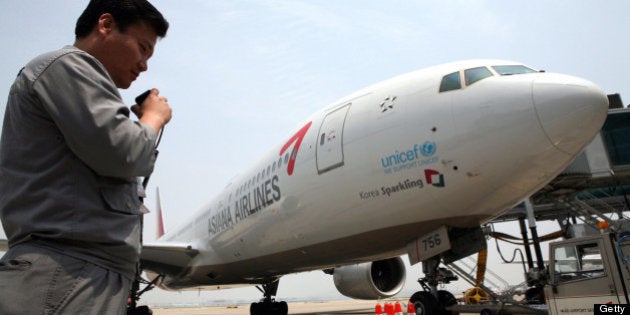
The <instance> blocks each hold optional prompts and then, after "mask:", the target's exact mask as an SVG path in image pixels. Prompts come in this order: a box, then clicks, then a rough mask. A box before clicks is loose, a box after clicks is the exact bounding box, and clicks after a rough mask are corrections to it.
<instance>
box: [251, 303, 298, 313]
mask: <svg viewBox="0 0 630 315" xmlns="http://www.w3.org/2000/svg"><path fill="white" fill-rule="evenodd" d="M288 313H289V306H288V305H287V302H284V301H282V302H258V303H252V304H251V306H250V308H249V314H250V315H287V314H288Z"/></svg>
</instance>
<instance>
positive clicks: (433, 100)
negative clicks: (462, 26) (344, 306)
mask: <svg viewBox="0 0 630 315" xmlns="http://www.w3.org/2000/svg"><path fill="white" fill-rule="evenodd" d="M607 109H608V100H607V97H606V94H605V93H604V92H603V91H602V90H601V89H600V88H599V87H597V86H596V85H595V84H593V83H592V82H590V81H587V80H584V79H581V78H578V77H574V76H569V75H564V74H557V73H548V72H544V71H538V70H535V69H534V68H531V67H529V66H526V65H524V64H522V63H519V62H514V61H503V60H467V61H460V62H454V63H448V64H444V65H439V66H434V67H430V68H426V69H422V70H418V71H415V72H411V73H408V74H404V75H401V76H397V77H395V78H392V79H389V80H386V81H383V82H380V83H377V84H374V85H372V86H369V87H367V88H364V89H362V90H359V91H357V92H355V93H353V94H351V95H349V96H347V97H344V98H342V99H340V100H338V101H336V102H334V103H332V104H331V105H329V106H327V107H325V108H324V109H322V110H321V111H319V112H317V113H315V114H313V115H312V116H310V117H309V118H308V119H306V120H305V121H303V122H302V123H301V124H299V126H298V127H297V128H296V129H295V130H294V131H293V132H292V133H291V134H290V135H289V136H287V137H286V139H285V140H284V141H282V142H281V143H279V144H278V145H276V146H275V147H273V148H272V149H271V150H270V151H269V152H268V153H267V154H265V155H264V156H263V157H262V158H261V159H260V160H259V161H258V162H257V163H255V164H254V165H253V166H252V167H250V168H248V169H246V170H245V171H244V172H243V173H242V174H241V175H238V176H237V177H235V178H234V179H233V180H231V181H230V182H229V183H228V184H227V186H226V187H225V189H224V190H223V191H222V192H221V193H219V194H218V195H217V196H216V197H215V198H214V199H213V200H212V201H211V202H210V203H209V204H208V206H206V207H204V208H202V209H200V210H199V211H198V212H197V213H196V214H194V215H193V216H192V217H191V218H190V219H189V220H187V221H185V222H184V223H182V224H181V225H179V226H178V227H177V228H176V229H174V230H172V231H168V233H166V234H164V235H163V236H162V237H160V238H159V239H158V240H157V241H155V242H151V243H145V244H143V248H142V254H141V265H142V268H143V269H144V270H145V271H146V272H147V274H148V276H149V279H151V283H150V284H149V285H157V286H159V287H161V288H163V289H167V290H186V289H195V290H197V289H199V288H202V289H224V288H230V287H236V286H243V285H250V286H251V285H255V286H259V289H260V290H261V291H262V293H263V299H262V300H261V301H260V302H256V303H252V304H251V308H250V313H251V314H253V315H266V314H274V315H276V314H281V315H286V314H287V313H288V307H287V304H286V303H285V302H277V301H275V299H274V297H275V296H276V293H277V289H278V283H279V279H280V278H281V277H282V276H283V275H286V274H292V273H298V272H304V271H312V270H324V271H325V272H327V273H329V274H332V275H333V280H334V283H335V286H336V288H337V289H338V290H339V292H340V293H341V294H343V295H345V296H348V297H351V298H358V299H377V298H385V297H391V296H394V295H395V294H397V293H398V292H400V290H401V289H402V287H403V284H404V281H405V277H406V273H405V267H404V264H403V262H402V259H401V258H400V256H401V255H404V254H407V255H408V256H409V259H410V261H411V263H412V264H415V263H418V262H422V263H423V268H422V270H423V273H425V278H424V279H426V281H423V282H421V284H422V287H423V290H422V291H419V292H417V293H416V294H414V295H413V296H412V298H411V300H412V302H414V303H416V305H418V306H420V307H422V309H423V310H424V311H425V313H428V314H434V313H440V314H441V313H444V307H445V306H448V305H450V304H452V303H454V302H453V301H454V296H453V295H452V294H451V293H448V292H446V291H443V290H438V289H437V285H438V280H439V279H442V278H443V277H444V274H443V272H442V268H439V267H438V266H439V264H440V262H441V261H443V262H447V261H454V260H458V259H460V258H463V257H466V256H468V255H470V254H472V253H476V252H477V251H479V249H480V248H483V247H485V239H484V237H483V235H481V236H480V233H481V232H480V225H482V224H483V223H484V222H488V221H489V220H491V219H493V218H495V217H497V216H499V215H501V214H502V213H504V212H505V211H507V210H509V209H510V208H512V207H513V206H515V205H517V204H519V203H521V202H522V201H523V200H524V199H526V198H527V197H528V196H530V195H532V194H533V193H534V192H536V191H537V190H539V189H540V188H542V187H543V186H544V185H545V184H546V183H547V182H549V181H550V180H552V179H553V178H554V177H555V176H556V175H557V174H558V173H560V172H561V171H562V170H563V169H564V168H565V167H566V166H567V165H568V164H569V163H570V162H572V161H573V159H574V158H575V157H576V156H577V155H578V154H579V153H580V152H581V151H582V149H583V148H584V147H585V146H586V145H587V144H588V143H590V141H591V140H592V139H593V138H594V137H595V135H596V134H597V132H598V131H599V130H600V128H601V126H602V124H603V122H604V120H605V118H606V115H607ZM442 280H443V279H442ZM261 287H262V288H261ZM138 298H139V296H135V297H134V299H136V300H137V299H138Z"/></svg>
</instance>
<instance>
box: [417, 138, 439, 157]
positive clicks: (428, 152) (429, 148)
mask: <svg viewBox="0 0 630 315" xmlns="http://www.w3.org/2000/svg"><path fill="white" fill-rule="evenodd" d="M436 150H437V145H436V144H435V142H432V141H427V142H425V143H423V144H422V147H421V148H420V152H421V153H422V155H424V156H432V155H433V154H435V151H436Z"/></svg>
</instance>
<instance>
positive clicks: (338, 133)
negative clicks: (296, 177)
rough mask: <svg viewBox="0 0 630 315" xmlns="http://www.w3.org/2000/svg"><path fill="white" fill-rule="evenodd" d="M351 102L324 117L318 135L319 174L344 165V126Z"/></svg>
mask: <svg viewBox="0 0 630 315" xmlns="http://www.w3.org/2000/svg"><path fill="white" fill-rule="evenodd" d="M350 105H351V103H348V104H346V105H344V106H342V107H339V108H337V109H335V110H334V111H332V112H330V113H328V115H326V117H324V121H323V122H322V125H321V127H320V128H319V136H318V137H317V150H316V156H317V171H318V172H319V174H322V173H324V172H327V171H330V170H332V169H334V168H337V167H339V166H342V165H343V141H342V139H343V126H344V124H345V121H346V115H347V114H348V109H350Z"/></svg>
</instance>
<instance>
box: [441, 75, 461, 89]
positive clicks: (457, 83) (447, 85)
mask: <svg viewBox="0 0 630 315" xmlns="http://www.w3.org/2000/svg"><path fill="white" fill-rule="evenodd" d="M461 88H462V82H461V80H460V78H459V71H457V72H453V73H451V74H447V75H445V76H444V77H443V78H442V83H441V84H440V92H446V91H451V90H458V89H461Z"/></svg>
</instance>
